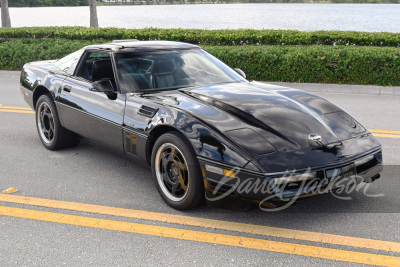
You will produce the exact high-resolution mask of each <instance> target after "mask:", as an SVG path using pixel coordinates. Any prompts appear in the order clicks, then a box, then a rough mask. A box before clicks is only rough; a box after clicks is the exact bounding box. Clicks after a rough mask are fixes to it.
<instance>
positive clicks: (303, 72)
mask: <svg viewBox="0 0 400 267" xmlns="http://www.w3.org/2000/svg"><path fill="white" fill-rule="evenodd" d="M205 49H206V50H207V51H208V52H210V53H211V54H213V55H214V56H216V57H218V58H219V59H221V60H222V61H224V62H225V63H227V64H228V65H229V66H231V67H239V68H241V69H242V70H243V71H244V72H245V73H246V74H247V76H248V78H249V79H250V80H252V79H255V80H261V81H285V82H307V83H346V84H376V85H382V86H398V85H400V49H398V48H392V47H385V48H383V47H346V46H342V47H333V46H315V45H314V46H284V47H282V46H265V47H259V46H236V47H232V46H230V47H226V46H222V47H219V46H218V47H217V46H214V47H205Z"/></svg>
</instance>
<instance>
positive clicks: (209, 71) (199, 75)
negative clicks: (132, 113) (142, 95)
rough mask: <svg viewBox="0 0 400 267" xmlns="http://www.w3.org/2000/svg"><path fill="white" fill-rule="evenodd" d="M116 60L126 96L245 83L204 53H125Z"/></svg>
mask: <svg viewBox="0 0 400 267" xmlns="http://www.w3.org/2000/svg"><path fill="white" fill-rule="evenodd" d="M115 59H116V64H117V70H118V71H117V72H118V76H119V80H120V82H121V87H122V88H123V90H124V91H126V92H135V91H162V90H172V89H178V88H183V87H195V86H196V87H197V86H211V85H215V84H222V83H232V82H240V81H244V79H243V78H242V77H241V76H239V75H238V74H237V73H236V72H235V71H233V70H232V69H230V68H229V67H227V66H226V65H225V64H223V63H222V62H220V61H219V60H218V59H216V58H214V57H213V56H211V55H210V54H208V53H206V52H205V51H203V50H201V49H192V50H181V51H162V52H160V51H158V52H146V53H137V52H136V53H121V54H117V55H116V56H115Z"/></svg>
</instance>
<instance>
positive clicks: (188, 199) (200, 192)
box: [151, 132, 204, 210]
mask: <svg viewBox="0 0 400 267" xmlns="http://www.w3.org/2000/svg"><path fill="white" fill-rule="evenodd" d="M151 163H152V164H151V165H152V172H153V179H154V182H155V184H156V187H157V190H158V192H159V193H160V195H161V196H162V198H163V199H164V201H165V202H166V203H167V204H168V205H170V206H171V207H173V208H175V209H178V210H185V209H189V208H194V207H196V206H198V205H199V204H200V203H201V202H202V200H203V199H204V186H203V181H202V175H201V170H200V166H199V162H198V160H197V157H196V155H195V152H194V150H193V147H192V146H191V144H190V143H189V142H188V141H187V140H186V139H185V138H184V137H183V136H182V135H181V134H178V133H173V132H171V133H167V134H164V135H162V136H161V137H160V138H158V140H157V141H156V143H155V145H154V148H153V153H152V160H151Z"/></svg>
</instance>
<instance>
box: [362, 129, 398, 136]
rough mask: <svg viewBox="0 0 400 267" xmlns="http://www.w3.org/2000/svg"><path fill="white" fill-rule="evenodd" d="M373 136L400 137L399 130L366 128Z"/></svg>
mask: <svg viewBox="0 0 400 267" xmlns="http://www.w3.org/2000/svg"><path fill="white" fill-rule="evenodd" d="M368 131H370V132H371V133H372V134H373V135H374V136H377V137H387V138H400V131H387V130H375V129H368Z"/></svg>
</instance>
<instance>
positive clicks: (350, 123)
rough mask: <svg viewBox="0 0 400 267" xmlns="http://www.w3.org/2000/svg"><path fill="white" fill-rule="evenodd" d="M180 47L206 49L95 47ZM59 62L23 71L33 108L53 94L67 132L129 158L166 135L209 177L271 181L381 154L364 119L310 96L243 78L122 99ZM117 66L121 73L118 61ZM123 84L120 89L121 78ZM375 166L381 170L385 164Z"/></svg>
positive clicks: (119, 49)
mask: <svg viewBox="0 0 400 267" xmlns="http://www.w3.org/2000/svg"><path fill="white" fill-rule="evenodd" d="M180 49H182V50H187V49H199V48H198V47H196V46H192V45H188V44H181V43H174V42H133V43H123V44H122V45H121V44H106V45H97V46H89V47H87V48H86V50H88V51H91V52H93V51H94V52H96V51H98V52H104V51H107V52H108V53H110V54H111V59H113V57H114V55H115V54H118V53H124V52H126V51H129V52H132V51H135V52H140V51H146V53H149V52H151V51H155V52H157V51H160V50H162V51H168V50H171V51H172V50H173V51H175V52H176V51H179V50H180ZM83 54H84V55H85V53H83ZM113 62H114V61H113ZM53 63H54V61H42V62H33V63H28V64H26V65H25V66H24V68H23V70H22V73H21V92H22V93H23V96H24V99H25V101H26V102H27V103H28V104H29V105H30V106H31V107H32V108H34V107H35V105H36V100H37V99H38V98H39V96H40V95H41V94H45V93H47V94H50V95H52V97H53V100H54V101H55V103H56V107H57V109H58V114H59V116H60V120H61V123H62V125H63V126H64V127H65V128H67V129H69V130H71V131H73V132H76V133H78V134H79V135H81V136H84V137H87V138H90V139H94V140H96V141H97V142H99V143H101V144H104V145H105V146H108V147H111V148H113V149H115V150H116V151H122V152H124V153H125V154H126V155H128V156H137V157H139V158H142V159H145V160H147V161H148V159H149V158H150V155H149V154H150V153H151V147H152V144H154V142H155V138H156V137H158V136H159V135H160V134H162V133H165V132H167V131H178V132H180V133H182V134H183V135H184V136H185V137H186V138H187V139H188V140H189V141H190V142H191V144H192V145H193V148H194V150H195V152H196V153H197V155H198V158H199V160H200V163H201V166H203V170H204V168H205V164H208V165H214V166H217V167H221V168H224V169H231V168H234V167H238V168H240V173H239V175H240V174H242V176H243V177H249V176H251V175H253V176H257V177H269V175H271V174H276V173H282V172H284V171H286V170H288V169H296V170H302V169H306V168H308V167H311V168H312V169H321V168H322V169H324V168H325V167H326V166H328V167H332V166H341V165H343V164H344V163H346V164H348V162H350V163H351V162H353V163H354V161H356V160H357V159H359V158H360V157H366V156H368V155H377V154H380V153H381V152H380V151H381V145H380V144H379V142H378V141H377V140H376V139H375V138H374V137H373V136H372V135H371V134H370V133H369V132H368V131H367V130H366V129H365V128H364V127H363V126H361V125H360V124H359V123H358V122H357V121H356V120H354V119H353V118H352V117H351V116H350V115H348V114H347V113H346V112H344V111H343V110H342V109H340V108H339V107H337V106H336V105H334V104H332V103H331V102H329V101H327V100H325V99H323V98H321V97H319V96H316V95H313V94H311V93H308V92H304V91H300V90H296V89H291V88H284V87H279V86H274V85H269V84H266V83H262V82H248V81H245V80H243V79H242V78H240V79H239V78H238V79H239V80H238V82H232V83H226V84H218V85H212V86H206V87H191V88H180V89H176V90H169V91H158V92H157V91H154V92H146V93H141V92H137V93H120V92H119V91H115V92H114V93H112V95H110V93H102V92H93V91H91V90H90V89H91V88H92V81H89V80H86V79H84V78H81V77H76V76H74V75H71V74H70V73H73V71H72V70H71V69H70V70H69V71H68V73H67V72H64V71H62V70H60V69H58V68H57V67H56V66H55V65H54V64H53ZM75 65H77V66H80V65H79V64H76V62H75ZM113 68H114V73H118V69H117V68H116V65H115V64H114V63H113ZM75 72H76V71H75ZM116 76H117V75H116ZM115 83H116V84H117V88H119V87H118V78H117V79H116V80H115ZM310 134H316V135H319V136H320V137H321V142H322V144H323V145H322V146H321V145H320V146H318V145H316V144H315V143H313V142H310V140H309V135H310ZM329 144H335V145H333V146H329ZM336 144H338V145H336ZM380 155H381V154H380ZM376 164H377V165H381V161H380V162H378V161H377V163H376ZM378 173H379V170H378ZM204 174H205V177H204V178H205V180H206V181H208V182H206V185H207V184H208V185H209V183H210V179H209V177H214V178H213V179H214V181H215V180H218V179H217V178H215V174H212V173H210V172H207V171H205V172H204ZM219 178H221V177H219ZM213 179H211V180H213ZM248 197H249V198H255V199H257V198H259V197H260V196H248Z"/></svg>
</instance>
